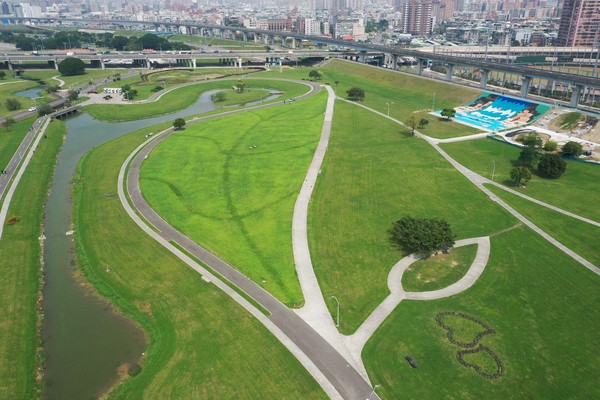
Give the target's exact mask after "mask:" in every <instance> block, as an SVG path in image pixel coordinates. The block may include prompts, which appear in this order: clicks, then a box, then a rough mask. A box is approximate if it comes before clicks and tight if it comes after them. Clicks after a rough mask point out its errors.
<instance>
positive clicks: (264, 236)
mask: <svg viewBox="0 0 600 400" xmlns="http://www.w3.org/2000/svg"><path fill="white" fill-rule="evenodd" d="M324 102H325V95H324V94H323V93H322V94H319V95H317V96H316V97H315V98H311V99H308V100H304V101H300V102H297V103H293V104H287V105H281V106H279V107H276V108H271V109H266V110H257V111H253V112H250V113H244V114H241V115H236V116H230V117H225V118H221V119H218V120H211V121H205V122H202V123H200V124H197V125H191V126H189V127H187V128H186V129H185V131H183V132H180V133H178V134H176V135H174V136H173V137H172V138H169V139H168V140H167V141H166V142H164V143H162V144H161V145H159V146H158V147H157V148H156V149H155V150H154V151H153V152H152V153H151V154H150V157H149V158H148V160H146V161H145V162H144V164H143V166H142V171H141V172H142V175H141V179H140V181H141V183H140V185H141V188H142V193H143V194H144V196H145V198H146V199H147V200H148V201H149V203H150V204H151V205H152V207H153V208H154V209H155V210H156V211H157V212H158V213H159V214H160V215H161V216H162V217H163V218H165V219H166V220H167V221H168V222H169V223H171V224H172V225H173V226H175V227H176V228H177V229H179V230H180V231H182V232H184V233H185V234H186V235H188V236H190V237H191V238H192V239H194V240H195V241H197V242H198V243H200V244H202V245H203V246H205V247H206V248H208V249H209V250H211V251H213V252H214V253H215V254H218V255H219V256H220V257H221V258H223V259H225V260H226V261H228V262H230V263H231V264H232V265H233V266H235V267H236V268H238V269H239V270H240V271H242V272H243V273H244V274H245V275H246V276H248V277H250V278H251V279H252V280H253V281H254V282H256V283H258V284H259V285H261V286H263V287H264V288H265V289H267V290H268V291H269V292H270V293H272V294H273V295H275V296H276V297H277V298H279V299H280V300H281V301H283V302H284V303H286V304H288V305H290V306H299V305H301V304H302V293H301V291H300V287H299V284H298V281H297V278H296V273H295V268H294V262H293V257H292V243H291V237H292V233H291V225H292V223H291V219H292V214H293V209H294V204H295V201H296V196H297V194H298V192H299V190H300V186H301V184H302V180H303V179H304V176H305V174H306V170H307V169H308V165H309V163H310V160H311V159H312V156H313V152H314V149H315V147H316V143H317V141H318V138H319V134H320V132H321V124H322V123H323V110H324V107H325V104H324ZM294 127H302V129H295V128H294Z"/></svg>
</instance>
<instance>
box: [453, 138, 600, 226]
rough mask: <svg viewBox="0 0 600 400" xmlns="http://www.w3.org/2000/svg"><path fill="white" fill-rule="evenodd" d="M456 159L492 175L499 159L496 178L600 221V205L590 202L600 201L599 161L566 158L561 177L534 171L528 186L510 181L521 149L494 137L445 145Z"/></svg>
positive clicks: (548, 201) (478, 170)
mask: <svg viewBox="0 0 600 400" xmlns="http://www.w3.org/2000/svg"><path fill="white" fill-rule="evenodd" d="M442 147H443V149H444V150H445V151H447V152H448V154H450V155H451V156H452V157H453V158H454V159H456V161H458V162H459V163H461V164H463V165H464V166H465V167H467V168H469V169H471V170H473V171H475V172H477V173H478V174H481V175H483V176H485V177H486V178H490V179H491V178H492V170H493V161H495V162H496V171H495V177H494V179H495V181H496V182H500V183H503V184H506V185H507V186H510V187H511V188H513V189H515V190H517V191H519V192H521V193H523V194H526V195H528V196H531V197H534V198H536V199H538V200H542V201H545V202H547V203H550V204H552V205H554V206H557V207H560V208H563V209H565V210H568V211H571V212H573V213H576V214H579V215H582V216H584V217H588V218H591V219H593V220H595V221H600V209H599V208H598V207H594V206H591V205H592V204H598V202H600V185H599V184H598V182H600V165H594V164H585V163H580V162H575V161H567V171H566V172H565V173H564V174H563V176H561V177H560V178H559V179H543V178H540V177H538V176H537V175H534V174H532V179H531V180H530V181H529V182H527V187H526V188H515V187H514V186H512V184H511V182H510V170H511V169H512V168H513V167H514V165H513V163H514V161H516V160H517V158H518V157H519V153H520V152H521V150H520V149H519V148H517V147H515V146H511V145H508V144H504V143H501V142H497V141H495V140H492V139H479V140H470V141H467V142H459V143H448V144H443V145H442Z"/></svg>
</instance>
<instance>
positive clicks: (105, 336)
mask: <svg viewBox="0 0 600 400" xmlns="http://www.w3.org/2000/svg"><path fill="white" fill-rule="evenodd" d="M211 93H214V91H211V92H207V93H204V94H202V95H201V96H200V97H199V99H198V101H197V102H196V103H195V104H193V105H192V106H190V107H188V108H186V109H185V110H182V111H179V112H177V113H173V114H169V115H164V116H160V117H155V118H148V119H144V120H139V121H131V122H118V123H105V122H100V121H96V120H94V119H92V118H91V117H90V116H89V115H88V114H85V113H82V114H79V115H77V116H76V117H73V118H70V119H68V120H67V121H66V124H67V127H68V134H67V137H66V140H65V143H64V147H63V149H62V150H61V152H60V154H59V156H58V164H57V166H56V170H55V174H54V180H53V183H52V188H51V192H50V195H49V197H48V201H47V204H46V217H45V227H44V235H45V236H46V240H45V241H44V263H45V266H44V273H45V285H44V288H43V291H44V300H43V311H44V322H43V327H42V339H43V345H44V352H45V357H46V360H45V371H44V375H45V379H46V387H45V389H44V393H43V396H42V398H43V399H46V400H65V399H74V400H75V399H77V400H85V399H96V398H97V397H98V396H99V395H100V394H102V393H103V392H105V391H106V390H107V389H108V388H110V386H111V385H112V384H114V382H115V381H116V379H117V378H118V375H117V369H118V367H119V366H121V365H123V364H125V363H132V362H136V361H137V360H138V359H139V358H140V356H141V354H142V352H143V351H144V346H145V339H144V335H143V333H142V332H141V331H140V329H139V328H138V327H137V326H136V325H135V324H133V323H132V322H131V321H129V320H128V319H126V318H125V317H123V316H121V315H119V314H117V313H115V312H114V309H113V307H112V306H111V305H110V304H109V303H108V302H107V301H106V300H105V299H102V298H100V297H99V296H97V295H95V294H94V292H93V289H90V288H88V287H85V286H83V285H82V284H81V283H80V282H79V281H78V280H77V279H76V278H75V276H74V272H75V271H76V270H77V267H76V266H75V261H74V259H75V258H74V247H73V243H72V236H70V235H66V233H67V232H68V231H70V230H71V229H72V227H71V189H72V183H71V181H72V178H73V174H74V172H75V168H76V166H77V163H78V162H79V160H80V159H81V157H82V156H83V155H84V154H85V153H87V152H88V151H89V150H90V149H92V148H94V147H96V146H100V145H101V144H103V143H106V142H107V141H109V140H111V139H114V138H116V137H119V136H122V135H124V134H127V133H129V132H132V131H135V130H137V129H141V128H143V127H146V126H151V125H154V124H158V123H161V122H165V121H171V120H173V119H175V118H178V117H186V116H190V115H194V114H198V113H203V112H207V111H211V110H214V109H215V107H214V105H213V103H212V101H211V99H210V96H211ZM165 125H166V124H165ZM115 190H116V188H115ZM74 234H75V235H76V234H77V232H75V233H74Z"/></svg>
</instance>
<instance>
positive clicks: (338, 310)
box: [331, 296, 340, 328]
mask: <svg viewBox="0 0 600 400" xmlns="http://www.w3.org/2000/svg"><path fill="white" fill-rule="evenodd" d="M331 298H332V299H334V300H335V302H336V303H337V317H336V319H335V327H336V328H339V327H340V301H339V300H338V299H337V297H335V296H331Z"/></svg>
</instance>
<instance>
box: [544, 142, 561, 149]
mask: <svg viewBox="0 0 600 400" xmlns="http://www.w3.org/2000/svg"><path fill="white" fill-rule="evenodd" d="M557 148H558V143H556V142H555V141H554V140H548V141H547V142H546V143H545V144H544V151H547V152H553V151H555V150H556V149H557Z"/></svg>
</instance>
